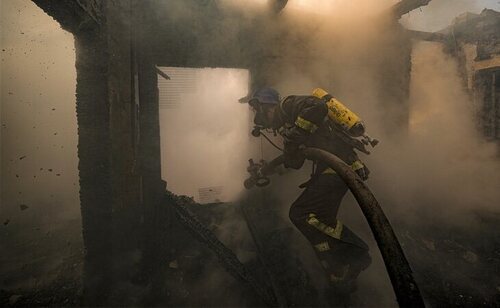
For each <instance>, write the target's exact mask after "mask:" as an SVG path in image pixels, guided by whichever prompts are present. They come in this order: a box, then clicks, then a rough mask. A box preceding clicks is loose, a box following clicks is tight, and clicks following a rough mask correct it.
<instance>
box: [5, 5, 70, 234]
mask: <svg viewBox="0 0 500 308" xmlns="http://www.w3.org/2000/svg"><path fill="white" fill-rule="evenodd" d="M1 5H2V18H1V26H2V42H1V45H2V47H1V49H2V50H1V57H2V69H1V75H2V83H1V109H2V113H1V125H2V127H1V128H0V129H1V131H2V133H1V140H0V143H1V146H0V147H1V165H2V168H1V198H0V218H1V219H2V222H4V221H5V220H6V219H9V220H10V223H11V225H10V226H12V225H17V224H18V223H25V222H33V223H35V222H36V223H39V222H43V223H44V224H49V223H50V222H53V221H54V219H62V220H65V219H68V218H77V217H78V216H79V200H78V189H79V184H78V172H77V164H78V162H77V154H76V151H77V148H76V144H77V132H76V130H77V126H76V113H75V85H76V71H75V52H74V43H73V36H72V35H71V34H70V33H68V32H65V31H63V30H62V29H61V27H60V26H59V24H58V23H57V22H56V21H54V20H53V19H52V18H51V17H49V16H47V15H46V14H45V13H44V12H43V11H42V10H40V9H39V8H38V7H37V6H36V5H35V4H33V3H32V2H31V1H27V0H16V1H2V2H1ZM22 204H24V205H26V206H27V207H28V208H27V209H25V210H24V211H21V210H20V206H21V205H22ZM23 208H24V207H23Z"/></svg>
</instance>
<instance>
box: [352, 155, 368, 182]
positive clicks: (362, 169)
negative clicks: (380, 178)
mask: <svg viewBox="0 0 500 308" xmlns="http://www.w3.org/2000/svg"><path fill="white" fill-rule="evenodd" d="M351 166H352V169H353V170H354V171H355V172H356V173H357V174H358V175H359V177H360V178H361V179H362V180H363V181H366V180H368V176H369V175H370V170H369V169H368V168H367V167H366V166H365V165H364V164H363V163H362V162H360V161H359V160H358V161H355V162H354V163H353V164H352V165H351Z"/></svg>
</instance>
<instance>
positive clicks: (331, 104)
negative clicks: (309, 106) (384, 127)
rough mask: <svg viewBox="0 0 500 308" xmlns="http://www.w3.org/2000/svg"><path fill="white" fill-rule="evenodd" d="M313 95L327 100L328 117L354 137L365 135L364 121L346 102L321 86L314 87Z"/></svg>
mask: <svg viewBox="0 0 500 308" xmlns="http://www.w3.org/2000/svg"><path fill="white" fill-rule="evenodd" d="M312 95H313V96H315V97H317V98H321V99H325V100H326V101H327V102H326V105H327V106H328V117H329V118H330V120H331V121H333V122H334V123H336V124H338V125H339V126H340V127H342V129H344V130H345V132H346V133H348V134H349V135H351V136H352V137H359V136H362V135H364V133H365V125H364V124H363V121H362V120H361V118H360V117H358V116H357V115H356V114H355V113H354V112H352V111H351V110H349V108H347V107H346V106H344V104H342V103H341V102H339V101H338V100H337V99H336V98H334V97H333V96H331V95H330V94H328V92H326V91H325V90H323V89H321V88H316V89H314V90H313V93H312Z"/></svg>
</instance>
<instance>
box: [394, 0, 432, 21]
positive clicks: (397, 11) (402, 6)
mask: <svg viewBox="0 0 500 308" xmlns="http://www.w3.org/2000/svg"><path fill="white" fill-rule="evenodd" d="M429 2H431V0H402V1H401V2H398V3H396V4H395V5H393V6H392V7H391V13H392V14H393V15H394V17H395V18H397V19H400V18H401V16H403V15H404V14H406V13H409V12H411V11H413V10H415V9H418V8H419V7H422V6H426V5H427V4H429Z"/></svg>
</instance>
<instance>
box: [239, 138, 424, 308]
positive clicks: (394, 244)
mask: <svg viewBox="0 0 500 308" xmlns="http://www.w3.org/2000/svg"><path fill="white" fill-rule="evenodd" d="M303 153H304V155H305V157H306V158H307V159H310V160H314V161H322V162H324V163H325V164H327V165H328V166H329V167H330V168H332V169H333V170H335V172H336V173H337V174H338V175H339V176H340V177H341V178H342V179H343V180H344V182H345V183H346V184H347V186H348V187H349V189H350V190H351V192H352V194H353V195H354V197H355V198H356V201H357V202H358V204H359V206H360V207H361V211H362V212H363V214H364V216H365V218H366V220H367V221H368V225H369V226H370V229H371V230H372V232H373V235H374V237H375V240H376V242H377V245H378V247H379V249H380V253H381V254H382V258H383V260H384V264H385V267H386V269H387V272H388V274H389V278H390V280H391V283H392V287H393V289H394V293H395V294H396V299H397V301H398V304H399V305H400V306H401V307H425V305H424V301H423V299H422V295H421V294H420V291H419V289H418V286H417V283H416V282H415V279H414V278H413V274H412V270H411V268H410V265H409V263H408V261H407V259H406V257H405V255H404V253H403V249H402V248H401V245H400V243H399V241H398V239H397V237H396V235H395V234H394V231H393V229H392V227H391V224H390V223H389V220H388V219H387V217H386V216H385V214H384V212H383V210H382V208H381V207H380V205H379V203H378V201H377V199H375V196H374V195H373V193H372V192H371V191H370V189H369V188H368V187H367V186H366V184H365V183H364V182H363V180H361V178H360V177H359V176H358V175H357V174H356V172H354V170H352V168H351V167H350V166H349V165H347V164H346V163H345V162H344V161H342V160H341V159H340V158H338V157H337V156H335V155H333V154H332V153H329V152H327V151H324V150H321V149H318V148H305V149H303ZM283 161H284V158H283V155H281V156H278V157H277V158H275V159H274V160H273V161H271V162H269V163H264V162H262V164H254V166H253V167H252V164H253V161H252V162H251V166H250V167H249V172H250V174H251V175H252V177H251V178H249V179H248V180H246V181H245V187H247V188H250V187H252V186H253V185H255V184H258V183H260V184H265V185H267V184H268V179H267V176H268V175H270V174H271V173H272V172H273V169H274V168H275V167H277V166H278V165H280V164H282V163H283ZM257 166H259V167H260V168H259V170H257ZM250 169H252V171H251V170H250ZM259 186H264V185H259Z"/></svg>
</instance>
